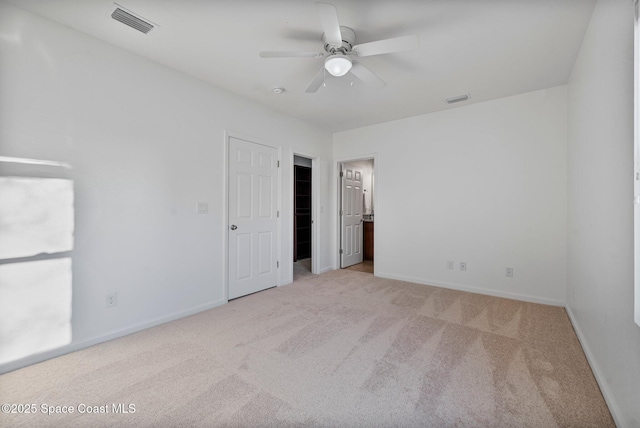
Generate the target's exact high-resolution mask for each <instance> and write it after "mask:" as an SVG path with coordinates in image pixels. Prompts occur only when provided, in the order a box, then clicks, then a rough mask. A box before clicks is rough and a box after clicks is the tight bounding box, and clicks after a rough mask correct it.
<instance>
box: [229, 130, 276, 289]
mask: <svg viewBox="0 0 640 428" xmlns="http://www.w3.org/2000/svg"><path fill="white" fill-rule="evenodd" d="M277 181H278V152H277V150H276V149H275V148H273V147H268V146H264V145H261V144H256V143H252V142H249V141H245V140H240V139H237V138H233V137H231V138H229V189H228V194H229V256H228V260H229V299H235V298H236V297H240V296H244V295H247V294H251V293H255V292H256V291H261V290H264V289H267V288H270V287H274V286H276V285H277V263H278V261H277V257H276V254H277V227H278V219H277V214H278V212H277V200H278V197H277V196H278V195H277V189H278V187H277Z"/></svg>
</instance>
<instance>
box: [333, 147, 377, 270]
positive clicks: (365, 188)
mask: <svg viewBox="0 0 640 428" xmlns="http://www.w3.org/2000/svg"><path fill="white" fill-rule="evenodd" d="M374 167H375V163H374V159H360V160H353V161H343V162H340V163H339V165H338V168H339V184H338V189H339V192H338V205H339V226H338V229H339V235H340V236H339V243H340V249H339V266H340V268H342V269H349V270H355V271H359V272H368V273H373V271H374V259H375V255H374V253H375V247H374V236H375V235H374V229H375V221H374V220H375V207H374V203H375V198H374V191H375V190H374V188H375V174H374V170H375V168H374Z"/></svg>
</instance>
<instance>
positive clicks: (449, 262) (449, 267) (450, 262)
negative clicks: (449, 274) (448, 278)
mask: <svg viewBox="0 0 640 428" xmlns="http://www.w3.org/2000/svg"><path fill="white" fill-rule="evenodd" d="M447 269H449V270H453V269H454V261H453V260H447Z"/></svg>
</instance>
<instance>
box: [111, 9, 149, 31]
mask: <svg viewBox="0 0 640 428" xmlns="http://www.w3.org/2000/svg"><path fill="white" fill-rule="evenodd" d="M111 17H112V18H113V19H115V20H116V21H120V22H122V23H123V24H125V25H128V26H129V27H131V28H134V29H136V30H138V31H140V32H143V33H144V34H147V33H148V32H149V31H151V30H153V24H151V23H149V22H147V21H145V20H143V19H140V18H138V17H137V16H134V15H132V14H130V13H129V12H127V11H126V10H123V9H120V8H119V7H118V8H116V10H114V11H113V13H112V14H111Z"/></svg>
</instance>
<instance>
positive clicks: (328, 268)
mask: <svg viewBox="0 0 640 428" xmlns="http://www.w3.org/2000/svg"><path fill="white" fill-rule="evenodd" d="M332 270H335V268H334V267H333V266H325V267H323V268H320V270H319V271H318V274H321V273H325V272H329V271H332Z"/></svg>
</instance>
